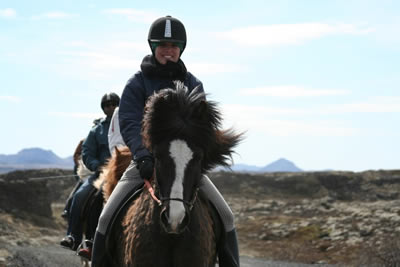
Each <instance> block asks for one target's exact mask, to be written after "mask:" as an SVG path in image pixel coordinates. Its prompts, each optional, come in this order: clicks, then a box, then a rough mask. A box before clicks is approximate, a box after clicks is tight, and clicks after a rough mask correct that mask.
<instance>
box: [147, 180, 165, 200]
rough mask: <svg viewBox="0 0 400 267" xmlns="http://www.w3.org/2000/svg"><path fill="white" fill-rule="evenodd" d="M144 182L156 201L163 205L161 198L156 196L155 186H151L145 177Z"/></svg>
mask: <svg viewBox="0 0 400 267" xmlns="http://www.w3.org/2000/svg"><path fill="white" fill-rule="evenodd" d="M144 184H145V186H146V188H147V190H148V191H149V193H150V195H151V197H152V198H153V199H154V201H155V202H157V204H158V206H161V205H162V202H161V200H159V199H158V198H157V197H156V194H155V193H154V189H153V187H152V186H151V184H150V182H149V180H147V179H144Z"/></svg>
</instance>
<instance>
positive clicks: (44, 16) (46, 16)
mask: <svg viewBox="0 0 400 267" xmlns="http://www.w3.org/2000/svg"><path fill="white" fill-rule="evenodd" d="M76 16H78V15H77V14H71V13H66V12H60V11H53V12H48V13H44V14H41V15H37V16H33V19H35V20H38V19H67V18H72V17H76Z"/></svg>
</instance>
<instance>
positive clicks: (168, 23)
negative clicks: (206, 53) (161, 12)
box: [147, 16, 186, 54]
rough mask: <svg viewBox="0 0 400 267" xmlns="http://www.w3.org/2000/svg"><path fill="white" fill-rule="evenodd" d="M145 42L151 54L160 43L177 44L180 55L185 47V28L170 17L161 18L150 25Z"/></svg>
mask: <svg viewBox="0 0 400 267" xmlns="http://www.w3.org/2000/svg"><path fill="white" fill-rule="evenodd" d="M147 41H148V42H149V45H150V48H151V51H152V52H153V54H154V50H155V48H156V47H157V44H158V43H161V42H171V43H176V44H178V45H179V47H180V49H181V54H182V53H183V50H185V47H186V30H185V26H184V25H183V24H182V22H180V21H179V20H178V19H176V18H173V17H171V16H165V17H161V18H159V19H157V20H156V21H154V22H153V24H151V26H150V30H149V36H148V38H147Z"/></svg>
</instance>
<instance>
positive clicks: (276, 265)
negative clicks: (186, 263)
mask: <svg viewBox="0 0 400 267" xmlns="http://www.w3.org/2000/svg"><path fill="white" fill-rule="evenodd" d="M240 263H241V267H303V266H332V265H322V264H321V265H315V264H313V265H310V264H298V263H286V262H276V261H267V260H262V259H255V258H250V257H241V259H240ZM0 266H1V264H0ZM5 266H7V267H38V266H41V267H80V266H82V265H81V261H80V258H79V257H77V256H75V255H74V252H72V251H69V250H66V249H63V248H61V247H58V246H46V247H39V248H38V247H17V248H15V256H14V257H13V258H12V259H10V260H9V261H8V262H7V264H6V265H5Z"/></svg>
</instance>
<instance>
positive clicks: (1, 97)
mask: <svg viewBox="0 0 400 267" xmlns="http://www.w3.org/2000/svg"><path fill="white" fill-rule="evenodd" d="M0 101H6V102H11V103H20V102H21V98H19V97H17V96H8V95H0Z"/></svg>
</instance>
